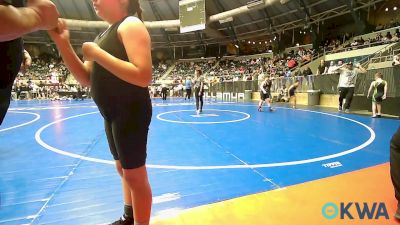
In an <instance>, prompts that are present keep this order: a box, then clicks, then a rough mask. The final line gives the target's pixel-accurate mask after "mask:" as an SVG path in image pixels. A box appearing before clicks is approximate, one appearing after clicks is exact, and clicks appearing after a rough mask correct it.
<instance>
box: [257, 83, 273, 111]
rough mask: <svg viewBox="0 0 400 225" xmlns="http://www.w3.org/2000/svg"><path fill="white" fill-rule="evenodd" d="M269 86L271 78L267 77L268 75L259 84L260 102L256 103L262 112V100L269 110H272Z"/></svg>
mask: <svg viewBox="0 0 400 225" xmlns="http://www.w3.org/2000/svg"><path fill="white" fill-rule="evenodd" d="M271 86H272V80H271V79H270V78H269V76H266V77H265V79H264V81H263V82H261V84H260V102H259V103H258V111H259V112H262V106H263V103H264V102H266V103H267V106H268V108H269V111H270V112H272V111H274V109H273V108H272V106H271Z"/></svg>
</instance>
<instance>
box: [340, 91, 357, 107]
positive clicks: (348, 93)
mask: <svg viewBox="0 0 400 225" xmlns="http://www.w3.org/2000/svg"><path fill="white" fill-rule="evenodd" d="M353 96H354V87H340V88H339V106H340V107H342V106H343V99H346V103H345V105H344V109H350V105H351V101H352V100H353Z"/></svg>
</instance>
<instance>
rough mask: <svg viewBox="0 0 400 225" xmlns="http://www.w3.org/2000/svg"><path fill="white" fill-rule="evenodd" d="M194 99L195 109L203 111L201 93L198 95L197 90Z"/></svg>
mask: <svg viewBox="0 0 400 225" xmlns="http://www.w3.org/2000/svg"><path fill="white" fill-rule="evenodd" d="M194 95H195V96H194V97H195V98H196V109H197V110H200V112H201V111H203V92H201V93H200V91H199V90H196V91H195V92H194Z"/></svg>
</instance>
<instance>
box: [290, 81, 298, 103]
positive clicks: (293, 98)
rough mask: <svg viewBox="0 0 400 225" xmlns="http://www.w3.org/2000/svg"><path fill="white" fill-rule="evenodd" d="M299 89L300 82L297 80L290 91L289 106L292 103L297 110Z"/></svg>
mask: <svg viewBox="0 0 400 225" xmlns="http://www.w3.org/2000/svg"><path fill="white" fill-rule="evenodd" d="M297 87H299V81H298V80H296V82H294V84H292V85H291V86H290V87H289V89H288V93H289V104H290V103H291V102H292V108H293V109H295V108H296V103H297V99H296V89H297Z"/></svg>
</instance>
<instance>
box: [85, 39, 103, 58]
mask: <svg viewBox="0 0 400 225" xmlns="http://www.w3.org/2000/svg"><path fill="white" fill-rule="evenodd" d="M99 49H100V47H99V46H98V45H97V44H96V43H94V42H85V43H83V45H82V52H83V58H84V60H86V61H95V55H96V52H97V50H99Z"/></svg>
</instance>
